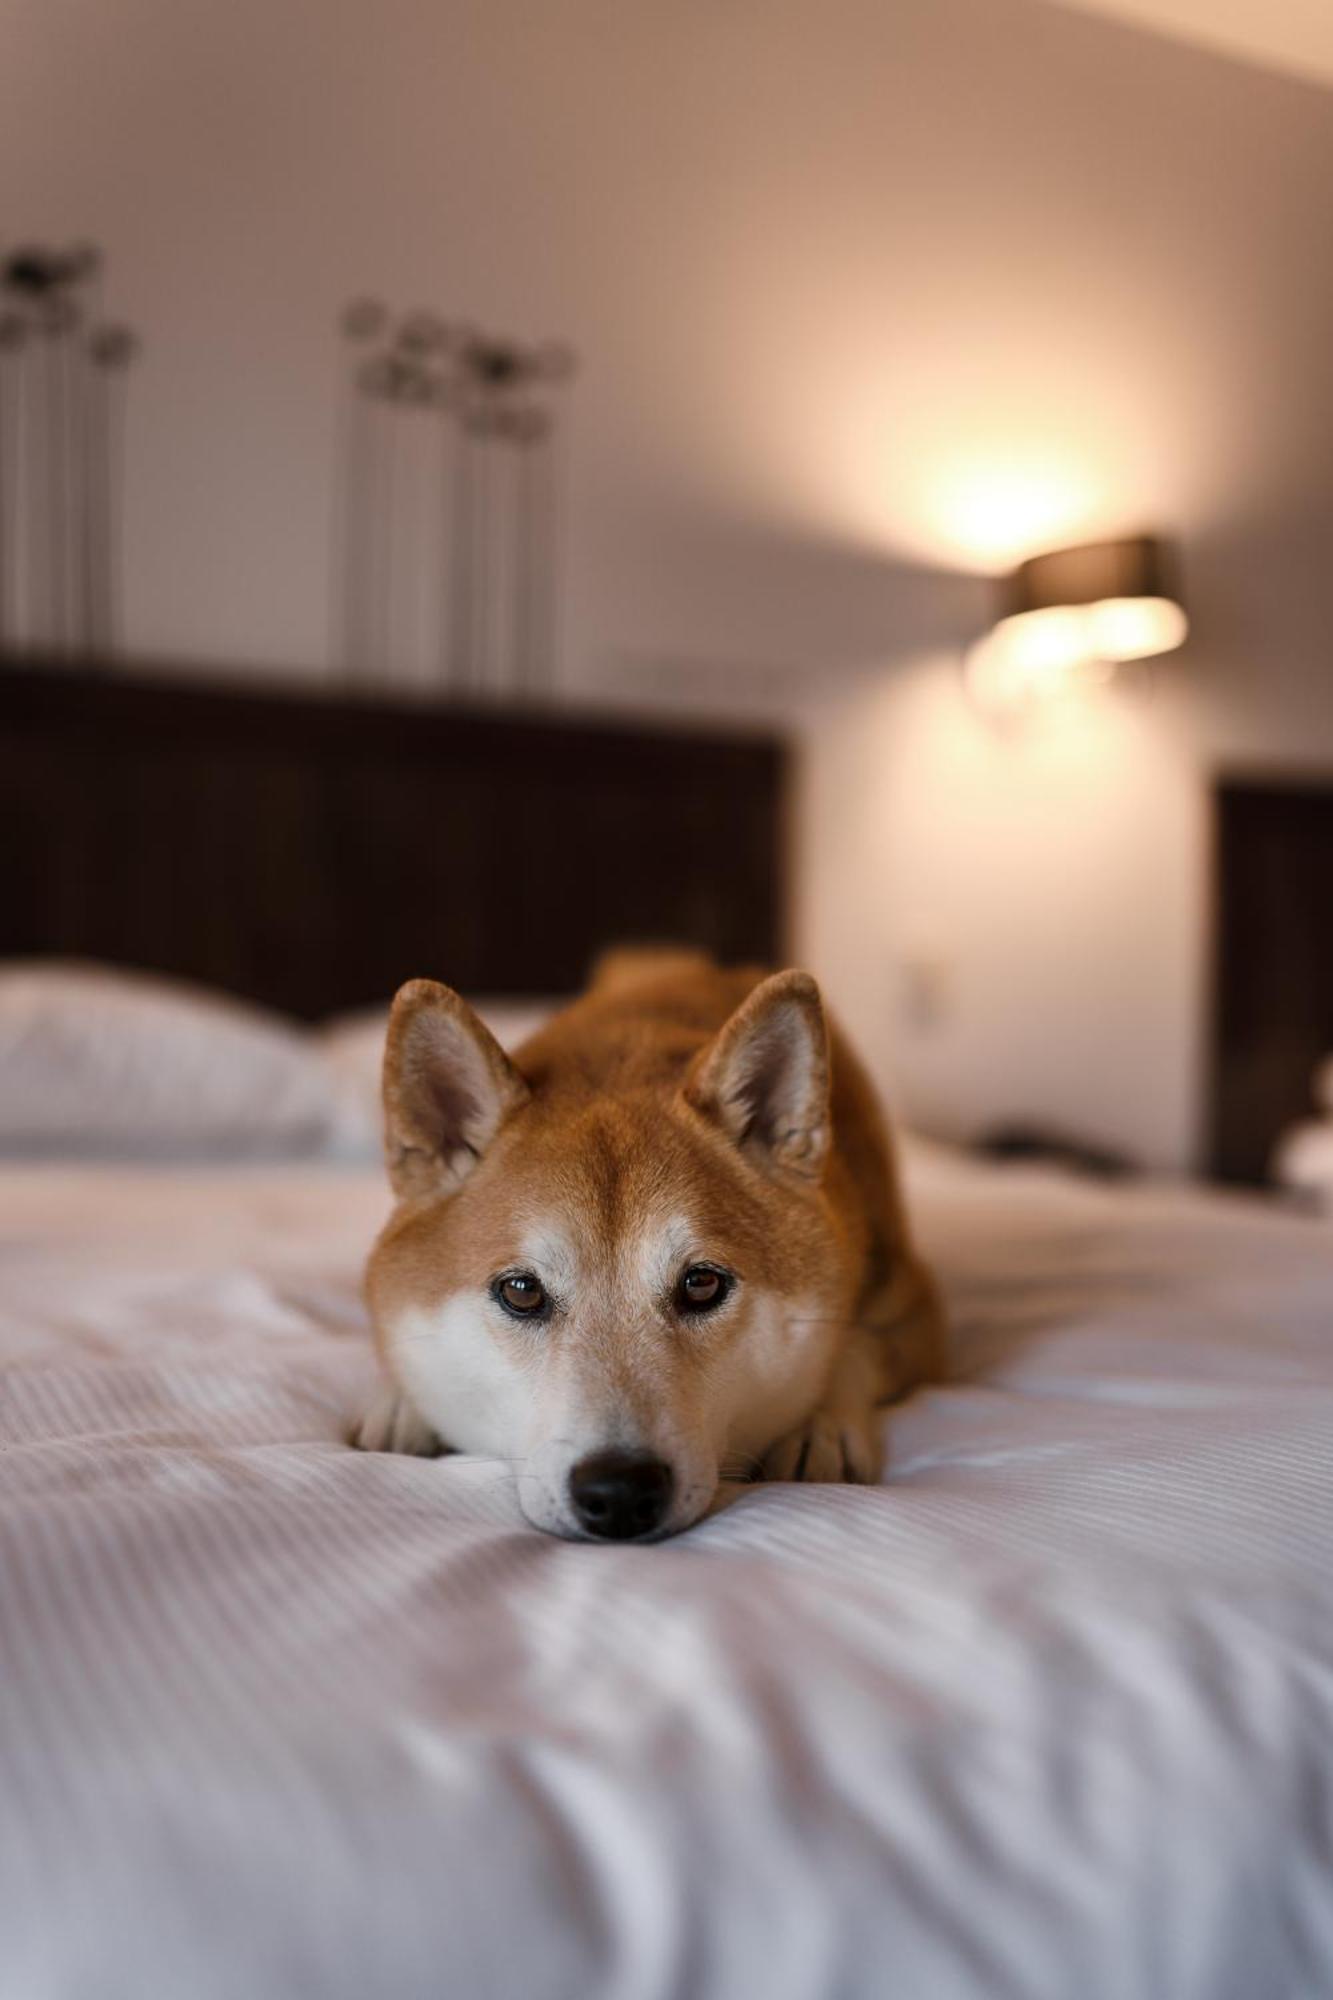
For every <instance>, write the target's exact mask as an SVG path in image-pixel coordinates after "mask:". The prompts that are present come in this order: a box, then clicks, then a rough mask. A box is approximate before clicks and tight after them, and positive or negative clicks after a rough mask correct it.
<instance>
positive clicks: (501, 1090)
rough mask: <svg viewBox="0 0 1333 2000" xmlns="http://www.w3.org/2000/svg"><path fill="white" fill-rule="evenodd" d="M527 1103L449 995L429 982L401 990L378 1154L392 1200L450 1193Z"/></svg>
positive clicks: (498, 1055) (517, 1082)
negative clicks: (381, 1151)
mask: <svg viewBox="0 0 1333 2000" xmlns="http://www.w3.org/2000/svg"><path fill="white" fill-rule="evenodd" d="M527 1095H528V1086H527V1084H526V1083H525V1082H524V1080H523V1078H522V1077H521V1076H520V1075H519V1073H518V1071H517V1070H516V1069H515V1068H514V1065H513V1064H512V1063H511V1062H510V1060H509V1058H508V1056H507V1055H506V1054H505V1052H504V1050H503V1049H502V1048H501V1047H500V1044H499V1043H498V1042H497V1041H496V1039H495V1037H494V1035H493V1034H492V1033H491V1031H490V1029H489V1028H488V1027H486V1025H485V1024H484V1022H482V1021H480V1020H479V1019H478V1017H477V1016H476V1015H475V1014H474V1013H473V1011H472V1009H471V1008H470V1007H469V1006H468V1004H467V1002H466V1000H460V998H459V997H458V995H457V994H456V993H455V992H454V991H453V990H452V988H450V987H448V986H440V985H437V984H436V982H435V981H434V980H433V979H411V980H409V981H408V983H407V985H406V986H403V987H400V988H399V991H398V994H397V996H396V998H395V999H394V1003H393V1010H392V1012H391V1013H390V1015H389V1033H388V1038H387V1040H386V1041H385V1045H384V1152H385V1159H386V1162H387V1164H388V1169H389V1179H390V1181H391V1182H392V1184H393V1191H394V1193H395V1194H396V1195H399V1196H413V1195H440V1194H449V1193H451V1192H452V1190H453V1189H454V1188H456V1187H457V1186H458V1185H459V1184H460V1182H462V1181H464V1180H466V1178H467V1176H468V1175H469V1174H470V1173H471V1171H472V1169H473V1167H475V1166H476V1164H477V1161H478V1160H479V1159H480V1158H481V1156H482V1154H483V1153H484V1152H485V1151H486V1148H487V1147H488V1146H489V1145H490V1143H491V1141H492V1139H493V1138H494V1137H495V1135H496V1133H497V1132H498V1131H499V1129H500V1127H501V1125H502V1124H503V1123H504V1121H505V1119H506V1118H507V1117H508V1116H509V1114H510V1113H511V1112H512V1111H515V1110H517V1108H518V1106H519V1105H520V1104H522V1103H523V1101H524V1100H525V1098H526V1097H527Z"/></svg>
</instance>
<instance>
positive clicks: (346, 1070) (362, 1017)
mask: <svg viewBox="0 0 1333 2000" xmlns="http://www.w3.org/2000/svg"><path fill="white" fill-rule="evenodd" d="M472 1005H473V1006H474V1007H475V1008H476V1010H477V1012H478V1013H479V1014H480V1015H481V1018H482V1020H483V1021H484V1022H485V1023H486V1026H487V1027H488V1028H489V1029H490V1031H491V1033H492V1034H493V1035H494V1036H495V1039H496V1041H497V1042H498V1043H499V1044H500V1046H501V1048H502V1049H508V1050H510V1051H512V1050H514V1049H516V1048H517V1047H518V1046H519V1043H520V1042H526V1040H527V1039H528V1036H529V1035H534V1034H536V1032H537V1030H538V1028H540V1027H543V1026H544V1025H545V1023H546V1022H547V1021H549V1020H550V1018H551V1016H552V1014H554V1013H555V1012H556V1010H557V1009H558V1008H560V1007H562V1006H563V1005H564V1002H563V1001H561V1000H505V999H489V1000H474V1001H473V1002H472ZM388 1025H389V1010H388V1008H387V1007H365V1008H361V1009H360V1010H358V1011H357V1012H356V1013H353V1014H336V1015H335V1016H334V1018H333V1019H332V1020H331V1021H329V1022H327V1023H326V1024H325V1026H324V1028H323V1030H322V1031H321V1034H320V1045H321V1047H322V1049H323V1053H324V1058H325V1060H326V1062H327V1063H328V1065H329V1070H330V1073H331V1076H332V1082H333V1092H334V1096H335V1098H336V1100H337V1105H338V1124H337V1132H336V1136H335V1139H334V1150H335V1151H336V1152H338V1153H339V1154H342V1155H345V1156H347V1157H349V1158H355V1159H360V1158H365V1157H373V1158H378V1157H379V1153H380V1148H381V1144H382V1114H381V1105H380V1072H381V1070H382V1068H383V1064H384V1035H385V1030H386V1029H387V1027H388Z"/></svg>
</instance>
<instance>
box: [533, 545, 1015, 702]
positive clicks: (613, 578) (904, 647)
mask: <svg viewBox="0 0 1333 2000" xmlns="http://www.w3.org/2000/svg"><path fill="white" fill-rule="evenodd" d="M645 525H646V524H645ZM615 540H616V542H617V544H618V546H617V549H616V559H615V560H614V561H613V562H608V563H607V565H606V569H605V571H604V573H603V575H602V576H601V578H600V580H599V581H600V588H599V592H598V605H597V613H596V624H595V629H589V628H590V627H592V620H591V618H589V619H588V620H587V622H586V623H584V622H583V621H582V620H581V619H580V617H579V609H580V607H578V606H571V624H572V625H573V627H574V629H575V631H577V630H578V628H579V626H580V625H581V624H582V626H583V630H584V631H585V632H586V633H587V643H586V646H581V645H580V644H579V643H578V640H577V639H575V641H574V642H573V643H571V646H570V660H571V668H570V675H569V680H570V685H571V687H573V688H575V689H578V690H579V691H595V692H597V693H599V694H603V695H608V696H610V695H614V696H615V697H616V698H617V699H629V700H634V699H643V700H644V701H645V702H648V703H650V704H652V705H654V706H656V705H657V704H659V703H663V702H665V703H667V704H670V705H675V704H680V705H682V706H684V705H687V704H688V705H690V706H695V707H697V706H699V705H701V704H702V705H704V706H706V707H708V708H709V709H712V710H722V711H726V710H736V711H741V712H753V713H756V714H764V715H766V716H768V717H770V718H771V719H773V720H776V721H790V722H793V723H797V724H799V723H800V721H801V720H802V718H803V717H804V715H805V714H806V712H807V711H808V710H810V709H812V708H813V707H814V706H815V705H816V704H819V703H822V702H824V701H826V700H827V699H828V698H829V696H830V694H831V693H833V692H836V690H837V688H838V687H840V686H843V685H846V684H847V683H848V682H849V681H850V682H851V683H853V684H855V683H858V682H859V681H860V679H861V677H862V676H863V675H864V674H865V673H866V672H867V671H874V672H879V671H880V670H882V669H883V667H884V666H885V665H886V664H893V663H897V662H904V663H905V662H907V661H909V660H914V659H920V658H921V657H922V656H923V655H926V654H937V653H939V652H941V651H948V652H950V653H957V654H959V655H961V653H962V650H963V649H964V648H965V647H966V646H967V645H968V644H969V643H970V642H971V641H972V640H973V639H975V638H976V636H977V634H978V633H979V632H980V631H981V630H983V629H984V628H985V626H986V625H987V624H988V623H989V620H990V617H991V615H992V586H991V582H990V579H989V578H986V577H979V576H976V575H969V574H966V573H964V572H961V571H957V570H949V569H945V568H941V567H938V566H932V565H929V564H925V563H909V562H905V561H903V560H902V559H900V558H897V557H894V556H891V555H886V554H885V552H884V550H883V549H875V548H870V547H858V546H856V545H854V544H851V543H848V542H845V541H835V540H833V539H831V538H829V539H821V538H819V537H816V536H813V535H811V534H809V533H796V532H791V531H787V530H784V529H783V528H782V527H781V526H780V525H778V524H766V523H758V524H756V523H755V522H753V521H748V522H739V521H736V522H718V521H716V520H713V521H703V520H701V518H700V517H699V516H698V515H697V514H695V515H686V514H683V513H682V514H680V515H677V516H674V517H666V516H662V515H658V516H656V517H655V519H654V521H653V523H652V525H651V531H650V532H646V533H644V534H643V535H642V536H640V534H639V532H638V531H637V524H636V525H634V526H632V527H630V528H629V529H628V530H627V528H626V525H625V524H623V523H622V524H621V527H620V529H619V531H618V532H617V533H616V535H615ZM629 634H633V635H634V637H633V638H630V637H629V636H627V635H629ZM580 657H582V658H583V659H585V660H586V661H587V662H588V666H587V668H586V669H585V670H584V675H583V676H580V673H579V667H578V663H579V660H580Z"/></svg>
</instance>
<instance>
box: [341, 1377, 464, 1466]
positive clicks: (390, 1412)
mask: <svg viewBox="0 0 1333 2000" xmlns="http://www.w3.org/2000/svg"><path fill="white" fill-rule="evenodd" d="M352 1443H353V1444H354V1445H355V1446H356V1448H357V1450H358V1451H400V1452H405V1453H406V1454H407V1455H408V1456H409V1457H411V1458H438V1457H439V1456H440V1455H441V1453H442V1452H446V1451H448V1449H449V1447H448V1445H447V1444H446V1443H445V1442H444V1439H443V1438H442V1437H441V1436H440V1435H439V1433H438V1432H437V1431H434V1430H432V1428H431V1426H430V1425H429V1424H428V1423H427V1422H426V1419H425V1418H424V1417H422V1416H419V1415H418V1413H417V1409H416V1405H415V1404H413V1403H410V1402H409V1401H408V1399H407V1397H406V1396H404V1395H403V1394H402V1392H401V1390H398V1389H393V1388H389V1387H387V1386H386V1387H385V1388H383V1389H381V1390H380V1392H379V1394H378V1395H377V1396H376V1398H375V1400H374V1402H373V1403H372V1404H371V1405H370V1408H369V1409H368V1410H367V1411H366V1413H365V1415H364V1416H363V1417H362V1418H361V1420H360V1422H359V1423H356V1424H353V1426H352Z"/></svg>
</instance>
